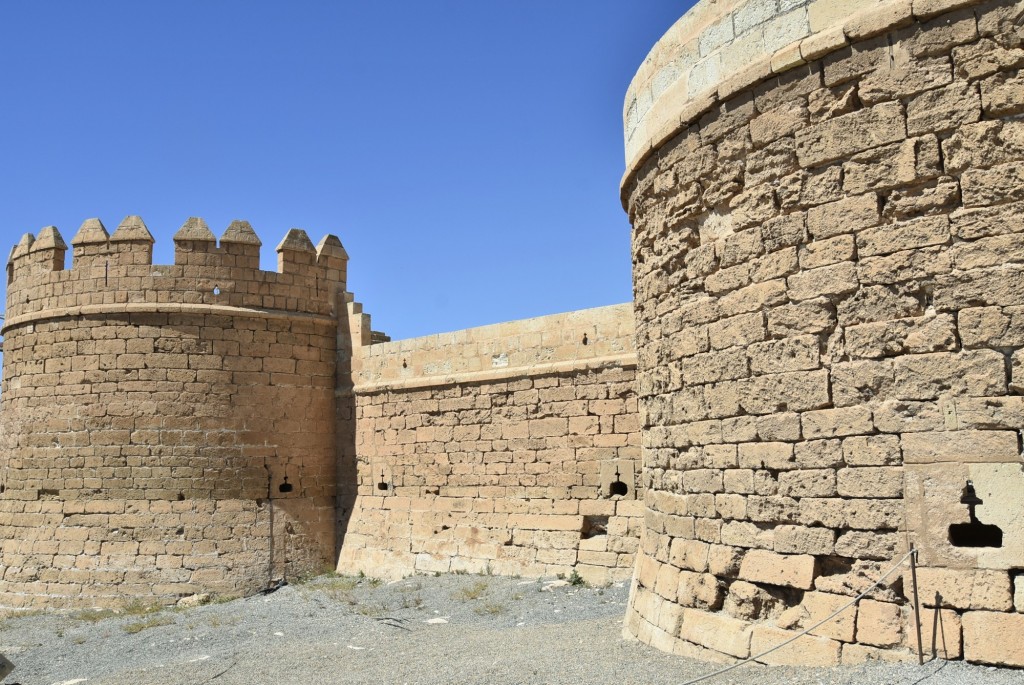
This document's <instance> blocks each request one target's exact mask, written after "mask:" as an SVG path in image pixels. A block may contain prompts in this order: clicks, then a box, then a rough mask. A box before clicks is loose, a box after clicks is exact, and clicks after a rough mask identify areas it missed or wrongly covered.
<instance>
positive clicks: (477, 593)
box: [454, 580, 487, 601]
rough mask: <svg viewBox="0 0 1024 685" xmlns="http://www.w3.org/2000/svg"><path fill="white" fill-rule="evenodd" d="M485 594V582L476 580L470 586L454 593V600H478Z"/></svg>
mask: <svg viewBox="0 0 1024 685" xmlns="http://www.w3.org/2000/svg"><path fill="white" fill-rule="evenodd" d="M485 592H487V581H484V580H478V581H477V582H475V583H473V584H472V585H467V586H466V587H464V588H462V589H461V590H459V591H458V592H456V593H455V595H454V597H455V599H461V600H464V601H469V600H471V599H480V598H481V597H483V596H484V593H485Z"/></svg>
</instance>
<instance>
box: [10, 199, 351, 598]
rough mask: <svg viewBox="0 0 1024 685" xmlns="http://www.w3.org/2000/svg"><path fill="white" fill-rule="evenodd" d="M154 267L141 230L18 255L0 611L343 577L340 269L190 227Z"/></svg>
mask: <svg viewBox="0 0 1024 685" xmlns="http://www.w3.org/2000/svg"><path fill="white" fill-rule="evenodd" d="M174 241H175V263H174V264H173V265H167V266H163V265H153V264H152V244H153V238H152V237H151V235H150V233H149V231H148V230H147V228H146V226H145V225H144V224H143V222H142V220H141V219H139V218H138V217H129V218H127V219H125V221H124V222H123V223H122V224H121V225H120V226H119V227H118V229H117V230H116V231H115V232H114V233H113V235H110V236H108V234H107V231H106V230H105V228H104V227H103V225H102V224H101V223H100V222H99V221H98V220H95V219H93V220H89V221H86V222H85V223H84V224H83V225H82V227H81V229H80V230H79V231H78V234H77V235H76V236H75V237H74V239H73V240H72V241H71V243H72V246H73V250H74V253H73V263H72V266H71V268H70V269H64V257H65V250H66V249H67V246H66V245H65V243H64V241H63V239H62V238H61V236H60V234H59V233H58V232H57V230H56V229H55V228H53V227H49V228H45V229H43V230H42V231H41V232H40V233H39V235H38V237H36V238H34V239H33V236H31V235H26V236H25V237H24V238H22V240H21V242H20V243H19V244H18V246H17V247H16V248H15V249H14V251H13V252H12V253H11V259H10V262H9V264H8V278H7V312H6V321H5V325H4V329H3V333H4V343H3V346H4V349H3V396H2V400H3V411H2V419H3V430H4V439H5V441H6V448H5V450H4V452H3V454H2V455H0V490H2V492H0V550H2V552H0V577H2V582H0V605H3V606H14V607H31V606H54V607H60V606H97V605H108V604H109V605H116V604H118V603H122V602H124V601H126V600H128V599H132V600H143V601H153V602H162V603H169V602H173V601H175V600H176V599H178V598H180V597H183V596H187V595H190V594H195V593H201V592H215V593H220V594H227V595H234V594H247V593H252V592H254V591H257V590H260V589H262V588H265V587H267V586H268V583H271V582H273V581H274V580H276V579H278V578H281V577H282V576H286V575H294V574H297V573H303V572H309V571H313V570H320V569H323V568H329V567H331V566H332V564H333V562H334V546H335V539H334V500H333V498H334V495H335V485H334V484H335V468H336V466H335V400H334V388H335V369H336V346H337V336H338V333H339V331H338V316H337V313H336V311H337V307H338V305H339V303H340V307H341V310H342V311H344V300H343V299H339V295H340V294H341V293H342V292H343V290H344V284H345V270H346V263H347V255H346V254H345V251H344V249H343V248H342V246H341V243H340V242H339V241H338V239H337V238H335V237H333V236H328V237H326V238H325V239H324V240H323V241H322V242H321V243H320V245H319V248H314V246H313V245H312V243H311V242H310V240H309V238H308V237H307V236H306V234H305V233H304V232H303V231H299V230H295V229H293V230H292V231H290V232H289V233H288V235H287V236H286V237H285V239H284V240H283V241H282V242H281V244H280V245H279V246H278V248H277V252H278V255H279V271H278V272H277V273H274V272H266V271H261V270H260V268H259V252H260V240H259V238H258V237H257V236H256V234H255V233H254V232H253V230H252V228H251V227H250V226H249V225H248V223H246V222H241V221H237V222H234V223H232V224H231V226H230V227H229V228H228V229H227V231H226V232H225V233H224V235H223V236H222V237H221V239H220V246H219V247H218V246H217V241H216V239H215V237H214V235H213V234H212V233H211V232H210V230H209V228H207V226H206V224H205V223H204V222H203V221H202V220H201V219H190V220H189V221H188V222H186V224H185V225H184V226H183V227H182V228H181V230H180V231H179V232H178V233H177V234H176V235H175V237H174Z"/></svg>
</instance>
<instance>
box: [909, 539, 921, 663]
mask: <svg viewBox="0 0 1024 685" xmlns="http://www.w3.org/2000/svg"><path fill="white" fill-rule="evenodd" d="M910 581H911V583H912V584H913V588H914V627H915V628H917V664H918V665H919V666H924V646H923V645H922V642H921V601H920V599H919V598H918V596H917V550H916V549H914V544H913V543H911V544H910Z"/></svg>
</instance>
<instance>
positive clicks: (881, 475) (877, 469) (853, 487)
mask: <svg viewBox="0 0 1024 685" xmlns="http://www.w3.org/2000/svg"><path fill="white" fill-rule="evenodd" d="M836 488H837V490H838V492H839V494H840V495H842V496H843V497H863V498H878V499H885V498H891V497H902V496H903V469H902V468H900V467H895V466H863V467H857V468H846V469H840V470H839V471H838V473H837V474H836Z"/></svg>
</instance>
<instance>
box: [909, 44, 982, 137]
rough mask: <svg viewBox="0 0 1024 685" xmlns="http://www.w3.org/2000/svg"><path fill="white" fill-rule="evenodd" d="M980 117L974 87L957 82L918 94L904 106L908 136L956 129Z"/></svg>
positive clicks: (978, 99)
mask: <svg viewBox="0 0 1024 685" xmlns="http://www.w3.org/2000/svg"><path fill="white" fill-rule="evenodd" d="M943 62H945V60H943ZM980 118H981V95H980V93H979V91H978V86H977V84H967V83H963V82H956V83H953V84H951V85H949V86H946V87H944V88H937V89H935V90H930V91H927V92H924V93H921V94H920V95H918V96H917V97H915V98H913V99H912V100H910V102H908V103H907V133H908V134H909V135H911V136H916V135H921V134H924V133H938V132H940V131H947V130H950V129H955V128H959V127H960V126H963V125H964V124H971V123H974V122H976V121H978V119H980Z"/></svg>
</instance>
